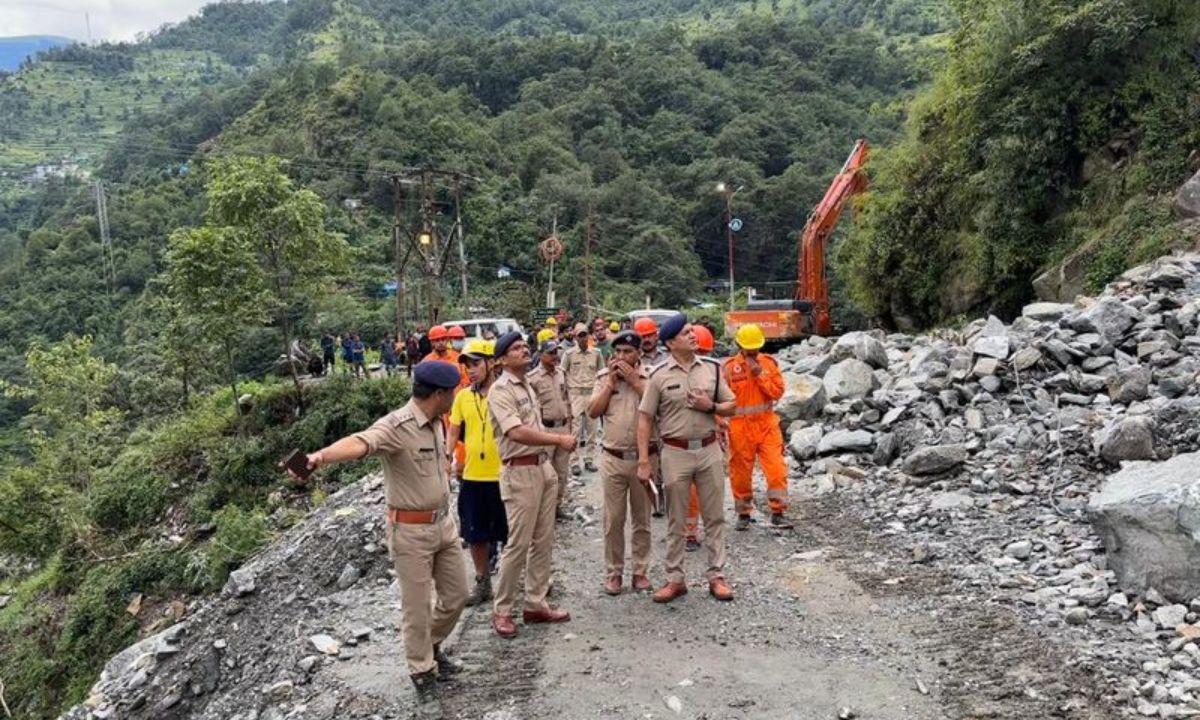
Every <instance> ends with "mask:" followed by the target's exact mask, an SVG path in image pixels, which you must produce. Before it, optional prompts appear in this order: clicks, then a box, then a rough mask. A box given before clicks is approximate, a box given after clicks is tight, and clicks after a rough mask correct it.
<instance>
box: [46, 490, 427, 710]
mask: <svg viewBox="0 0 1200 720" xmlns="http://www.w3.org/2000/svg"><path fill="white" fill-rule="evenodd" d="M382 503H383V489H382V480H381V478H380V477H379V476H369V477H367V478H365V479H363V480H360V481H359V482H357V483H355V484H353V485H350V486H347V487H346V488H343V489H341V490H339V491H338V492H336V493H334V494H333V495H331V496H330V497H329V498H328V500H327V502H326V503H325V504H324V505H323V506H322V507H321V508H320V509H318V510H317V511H315V512H314V513H312V514H311V515H310V516H309V517H308V518H306V519H305V520H303V521H302V522H300V523H298V524H296V525H295V526H293V527H291V528H289V529H288V530H287V531H285V532H283V533H281V536H280V539H279V540H278V541H277V542H276V543H274V544H273V545H271V546H270V547H269V548H267V549H266V550H265V551H264V552H262V553H261V554H259V555H258V556H256V557H254V558H252V559H251V560H250V561H249V562H247V563H246V564H245V565H244V566H242V567H241V568H239V569H237V570H235V571H234V572H233V573H231V574H230V577H229V580H228V582H227V583H226V585H225V588H224V591H223V592H221V593H219V594H217V595H213V596H209V597H207V598H203V599H201V600H199V601H197V602H196V603H194V604H193V605H191V606H189V607H188V613H187V619H186V620H184V621H182V622H179V623H177V624H176V625H173V626H171V627H169V628H167V629H166V630H164V631H162V632H161V633H159V634H157V635H152V636H150V637H147V638H145V639H143V640H140V641H139V642H137V643H135V644H134V645H132V646H130V647H128V648H126V649H125V650H123V651H122V652H120V653H118V654H117V655H115V656H114V657H113V658H112V659H110V660H109V661H108V663H107V664H106V665H105V667H104V670H103V672H102V673H101V675H100V678H99V679H98V680H97V682H96V684H95V685H94V686H93V687H92V690H91V693H90V694H89V697H88V699H87V700H86V701H85V702H84V703H83V704H81V705H78V706H76V707H74V708H72V709H71V710H69V711H68V712H67V713H65V714H64V715H63V717H64V718H67V719H68V720H85V719H88V720H92V719H98V718H105V717H112V718H117V717H119V718H122V720H143V719H145V720H149V719H151V718H154V719H155V720H159V719H160V718H163V719H165V718H196V719H198V720H200V719H203V720H209V719H211V720H217V719H218V718H221V719H232V718H239V719H240V720H249V719H250V718H258V719H259V720H264V719H265V718H277V719H279V720H282V719H283V718H285V717H314V718H317V717H319V718H332V717H364V718H365V717H369V716H370V715H371V714H373V713H375V712H377V711H378V708H377V707H375V708H374V709H372V710H370V711H369V712H360V710H362V709H363V708H366V707H371V706H372V705H375V706H377V705H378V704H379V703H380V702H381V701H380V700H378V699H373V700H370V701H367V699H366V698H368V697H376V696H372V695H371V693H372V692H374V691H373V690H372V689H371V687H370V686H360V687H356V688H354V691H353V692H351V691H349V690H348V688H347V684H346V683H347V680H346V677H342V676H339V675H337V674H336V673H334V672H331V669H332V668H333V667H335V666H345V664H346V663H348V662H349V663H352V662H353V661H354V658H355V655H356V654H358V655H363V654H368V655H369V654H370V653H390V655H383V654H381V655H380V656H379V657H375V658H373V660H372V661H373V662H375V663H378V664H379V666H380V667H396V668H401V667H402V665H403V658H402V656H401V654H400V651H399V650H398V648H399V647H400V645H401V643H400V638H399V632H398V620H399V614H398V612H397V605H396V603H397V600H398V593H397V592H396V591H395V590H394V589H392V588H391V585H392V579H391V577H390V563H389V562H388V558H387V552H386V545H385V544H384V543H383V542H382V539H383V538H384V537H385V527H384V518H383V515H382V512H381V510H380V508H381V507H382ZM351 571H352V572H351ZM351 577H353V582H351V581H350V578H351ZM343 586H345V587H343ZM347 588H349V589H347ZM376 635H381V636H383V637H380V638H379V639H380V640H381V642H368V641H369V640H371V639H372V638H374V637H375V636H376ZM374 648H378V649H374ZM403 679H404V675H403V671H402V670H397V671H396V676H395V679H394V680H393V681H392V682H391V683H390V684H389V685H388V687H389V688H391V689H390V690H389V693H390V694H391V698H392V699H391V700H390V701H389V702H392V703H395V702H397V701H399V702H400V703H401V704H403V703H405V702H408V701H409V700H408V698H409V694H410V693H411V692H412V691H411V688H410V686H409V684H407V683H404V682H400V681H402V680H403Z"/></svg>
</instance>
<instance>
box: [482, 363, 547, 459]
mask: <svg viewBox="0 0 1200 720" xmlns="http://www.w3.org/2000/svg"><path fill="white" fill-rule="evenodd" d="M488 414H489V415H491V417H492V430H493V432H494V433H495V435H496V447H497V448H498V449H499V450H500V460H501V461H507V460H512V459H513V458H515V457H520V456H522V455H533V454H535V453H539V452H542V448H541V447H534V446H531V445H524V444H522V443H519V442H517V441H515V440H511V439H509V437H508V431H509V430H512V429H513V428H515V427H518V426H520V425H528V426H529V427H532V428H534V429H535V430H544V428H543V427H542V409H541V405H540V403H538V400H537V393H535V392H534V390H533V386H532V385H530V384H529V379H528V378H525V379H523V380H518V379H517V376H516V375H513V374H512V373H510V372H508V371H507V370H505V371H504V373H503V374H501V375H500V377H498V378H496V382H494V383H492V389H491V390H489V391H488Z"/></svg>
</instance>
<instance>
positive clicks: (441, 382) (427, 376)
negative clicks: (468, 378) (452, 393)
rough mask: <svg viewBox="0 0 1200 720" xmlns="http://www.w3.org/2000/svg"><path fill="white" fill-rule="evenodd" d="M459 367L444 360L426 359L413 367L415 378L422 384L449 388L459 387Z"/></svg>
mask: <svg viewBox="0 0 1200 720" xmlns="http://www.w3.org/2000/svg"><path fill="white" fill-rule="evenodd" d="M461 377H462V376H461V375H459V373H458V368H457V367H455V366H454V365H453V364H451V363H448V362H445V361H442V360H426V361H424V362H419V363H417V365H416V367H414V368H413V380H414V381H415V382H418V383H420V384H422V385H428V386H430V387H435V388H441V389H443V390H448V389H450V388H453V387H458V382H459V380H460V379H461Z"/></svg>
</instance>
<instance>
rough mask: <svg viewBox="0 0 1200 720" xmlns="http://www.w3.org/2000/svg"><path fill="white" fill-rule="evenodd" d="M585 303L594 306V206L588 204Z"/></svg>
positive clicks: (584, 248)
mask: <svg viewBox="0 0 1200 720" xmlns="http://www.w3.org/2000/svg"><path fill="white" fill-rule="evenodd" d="M583 305H584V307H586V308H589V309H590V308H591V307H592V206H591V205H588V214H587V233H586V234H585V235H584V240H583Z"/></svg>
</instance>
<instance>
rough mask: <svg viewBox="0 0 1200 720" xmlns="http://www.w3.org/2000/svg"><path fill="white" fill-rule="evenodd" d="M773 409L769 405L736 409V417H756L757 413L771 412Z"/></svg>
mask: <svg viewBox="0 0 1200 720" xmlns="http://www.w3.org/2000/svg"><path fill="white" fill-rule="evenodd" d="M774 409H775V407H774V406H773V405H770V404H769V403H764V404H762V405H750V406H747V407H740V408H738V409H737V415H739V416H741V415H757V414H759V413H765V412H771V411H772V410H774Z"/></svg>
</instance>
